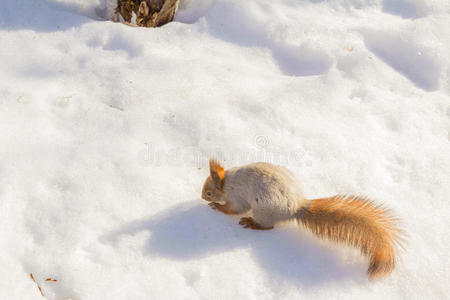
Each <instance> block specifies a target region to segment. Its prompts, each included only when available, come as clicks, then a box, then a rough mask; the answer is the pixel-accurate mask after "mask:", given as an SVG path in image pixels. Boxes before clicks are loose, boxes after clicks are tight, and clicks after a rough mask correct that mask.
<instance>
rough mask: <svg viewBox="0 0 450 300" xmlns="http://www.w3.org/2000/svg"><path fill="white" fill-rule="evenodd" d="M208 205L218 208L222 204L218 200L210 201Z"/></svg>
mask: <svg viewBox="0 0 450 300" xmlns="http://www.w3.org/2000/svg"><path fill="white" fill-rule="evenodd" d="M208 205H209V206H210V207H211V208H212V209H218V207H219V206H220V204H219V203H217V202H210V203H208Z"/></svg>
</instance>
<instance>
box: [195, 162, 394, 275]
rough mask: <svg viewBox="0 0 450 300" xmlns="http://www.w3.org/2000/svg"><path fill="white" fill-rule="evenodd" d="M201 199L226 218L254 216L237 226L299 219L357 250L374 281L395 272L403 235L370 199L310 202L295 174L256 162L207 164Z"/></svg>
mask: <svg viewBox="0 0 450 300" xmlns="http://www.w3.org/2000/svg"><path fill="white" fill-rule="evenodd" d="M209 168H210V175H209V176H208V178H207V179H206V181H205V183H204V185H203V189H202V198H203V199H204V200H206V201H208V202H209V204H208V205H209V206H210V207H212V208H213V209H215V210H218V211H221V212H222V213H224V214H230V215H233V214H244V213H247V212H249V211H251V212H252V216H253V217H243V218H241V219H240V222H239V224H240V225H243V227H244V228H251V229H258V230H268V229H272V228H273V227H274V225H275V224H277V223H279V222H285V221H297V222H298V223H299V224H300V225H302V226H303V227H304V228H306V229H307V230H309V231H311V232H312V233H314V234H315V235H316V236H317V237H319V238H322V239H328V240H331V241H335V242H340V243H343V244H346V245H349V246H353V247H356V248H358V249H359V250H360V251H361V253H362V254H363V255H365V256H367V257H368V258H369V261H370V264H369V268H368V269H367V274H368V276H369V278H370V279H372V278H375V277H383V276H386V275H388V274H390V273H391V272H392V270H393V269H394V268H395V261H396V248H397V246H399V245H401V242H402V235H403V233H402V231H401V230H400V229H399V228H398V227H397V225H396V223H397V218H395V217H394V216H393V215H392V213H391V212H390V210H388V209H386V208H384V207H383V206H381V205H376V204H374V203H373V202H372V201H371V200H369V199H368V198H366V197H361V196H352V195H344V196H342V195H337V196H333V197H329V198H321V199H314V200H307V199H306V198H305V197H304V195H303V192H302V189H301V188H300V185H299V184H298V181H297V179H296V177H295V176H294V174H293V173H292V172H291V171H289V170H288V169H287V168H285V167H282V166H277V165H273V164H270V163H263V162H258V163H252V164H249V165H245V166H241V167H234V168H230V169H228V170H225V169H224V168H223V167H222V165H221V164H220V163H219V162H218V161H217V160H214V159H210V161H209Z"/></svg>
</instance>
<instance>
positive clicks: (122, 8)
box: [116, 0, 179, 27]
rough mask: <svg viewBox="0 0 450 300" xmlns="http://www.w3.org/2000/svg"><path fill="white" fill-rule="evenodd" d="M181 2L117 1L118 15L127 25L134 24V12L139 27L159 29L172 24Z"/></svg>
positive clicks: (176, 0) (172, 0)
mask: <svg viewBox="0 0 450 300" xmlns="http://www.w3.org/2000/svg"><path fill="white" fill-rule="evenodd" d="M178 1H179V0H117V8H116V13H117V14H119V15H120V16H122V18H123V20H125V22H126V23H130V24H134V20H133V12H134V14H135V15H136V20H135V22H136V24H135V25H137V26H142V27H159V26H162V25H164V24H167V23H169V22H172V20H173V17H174V16H175V12H176V10H177V8H178Z"/></svg>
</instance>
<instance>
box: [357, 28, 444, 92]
mask: <svg viewBox="0 0 450 300" xmlns="http://www.w3.org/2000/svg"><path fill="white" fill-rule="evenodd" d="M364 43H365V45H366V47H367V48H368V49H369V50H370V51H371V52H373V53H374V54H375V55H376V56H378V57H379V58H380V59H381V60H383V61H384V62H385V63H387V64H388V65H389V66H391V67H392V68H393V69H394V70H396V71H397V72H399V73H401V74H402V75H403V76H405V77H406V78H408V79H409V80H410V81H412V82H413V83H414V84H415V85H416V86H417V87H419V88H421V89H424V90H426V91H435V90H437V89H438V88H439V76H440V71H441V70H440V66H439V63H438V60H437V59H436V58H435V57H434V56H433V55H432V53H431V51H430V50H429V49H427V48H425V47H423V46H421V45H418V44H416V43H415V42H413V41H412V40H410V39H408V38H407V37H404V36H402V35H401V33H400V32H398V33H391V32H381V31H372V32H370V31H368V32H365V33H364Z"/></svg>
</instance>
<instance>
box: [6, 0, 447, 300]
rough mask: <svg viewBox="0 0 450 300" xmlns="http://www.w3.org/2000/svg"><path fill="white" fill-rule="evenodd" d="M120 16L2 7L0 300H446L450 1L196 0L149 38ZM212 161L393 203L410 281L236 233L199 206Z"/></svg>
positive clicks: (286, 242)
mask: <svg viewBox="0 0 450 300" xmlns="http://www.w3.org/2000/svg"><path fill="white" fill-rule="evenodd" d="M108 1H109V0H108ZM107 4H108V7H109V8H111V5H110V3H106V2H105V1H100V0H99V1H95V0H89V1H88V0H47V1H45V0H3V1H1V2H0V45H1V47H0V107H1V109H0V120H1V122H0V199H1V200H0V212H1V218H0V228H1V229H0V230H1V231H0V233H1V234H0V249H1V250H0V264H1V266H2V269H1V271H0V299H42V297H41V295H40V294H39V290H38V288H37V286H36V284H35V283H34V282H33V281H32V280H31V279H30V277H29V274H30V273H32V274H33V276H34V278H35V279H36V282H37V283H38V284H39V285H40V286H41V287H42V290H43V293H44V295H45V296H46V297H47V298H48V299H74V300H75V299H204V298H209V299H330V298H332V299H340V298H345V299H380V298H383V299H400V298H401V299H445V298H448V294H449V293H450V288H449V287H448V282H447V281H448V273H449V271H450V261H449V258H448V251H449V245H450V232H449V228H450V221H449V218H448V214H449V213H450V210H449V204H448V203H449V195H450V174H449V170H450V57H449V55H448V54H449V53H450V2H448V1H447V0H430V1H425V0H350V1H349V0H330V1H322V0H301V1H294V0H277V1H269V0H259V1H257V0H246V1H237V0H236V1H225V0H217V1H214V0H189V1H188V0H185V1H181V3H180V7H179V11H178V13H177V15H176V20H175V22H173V23H170V24H168V25H166V26H164V27H162V28H154V29H149V28H135V27H130V26H126V25H123V24H120V23H113V22H105V21H104V20H102V18H101V16H106V15H107V14H110V9H109V10H108V9H106V5H107ZM210 156H216V157H218V158H220V159H221V160H222V161H223V163H224V165H225V166H226V167H231V166H237V165H241V164H245V163H249V162H254V161H258V160H266V161H270V162H273V163H277V164H282V165H286V166H288V167H289V168H290V169H291V170H292V171H293V172H294V173H296V174H297V176H298V177H299V178H301V180H302V186H303V188H304V191H305V194H306V196H307V197H308V198H311V199H312V198H318V197H322V196H329V195H334V194H336V193H341V192H348V193H361V194H365V195H368V196H370V197H371V198H374V199H376V201H378V202H380V203H384V204H385V205H386V206H388V207H390V208H392V209H393V210H394V212H395V214H396V215H398V216H399V217H400V219H401V220H402V228H403V229H404V230H405V231H406V232H407V234H408V238H407V240H408V241H407V244H406V247H405V250H403V251H401V253H400V257H399V258H400V259H399V263H398V267H397V269H396V270H395V271H394V273H393V274H392V275H391V276H389V277H387V278H386V279H381V280H376V281H368V280H367V278H366V275H365V270H366V268H367V261H366V260H365V259H364V258H362V257H361V256H360V255H359V254H358V253H357V252H356V251H354V250H352V249H346V248H343V247H341V246H336V245H334V244H331V243H325V242H320V241H318V240H317V239H315V238H314V237H313V236H311V235H310V234H308V233H306V232H304V231H302V230H299V229H298V228H297V226H296V225H295V224H286V225H282V226H279V227H277V228H275V229H274V230H272V231H264V232H258V231H250V230H245V229H242V228H241V227H240V226H239V225H238V220H239V217H230V216H226V215H222V214H220V213H219V212H217V211H213V210H211V209H210V208H209V207H208V206H207V205H206V203H205V202H204V201H202V200H201V198H200V193H201V187H202V184H203V181H204V180H205V178H206V176H207V175H208V170H207V160H208V158H209V157H210ZM46 278H52V279H56V280H57V282H53V281H46V280H45V279H46Z"/></svg>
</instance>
